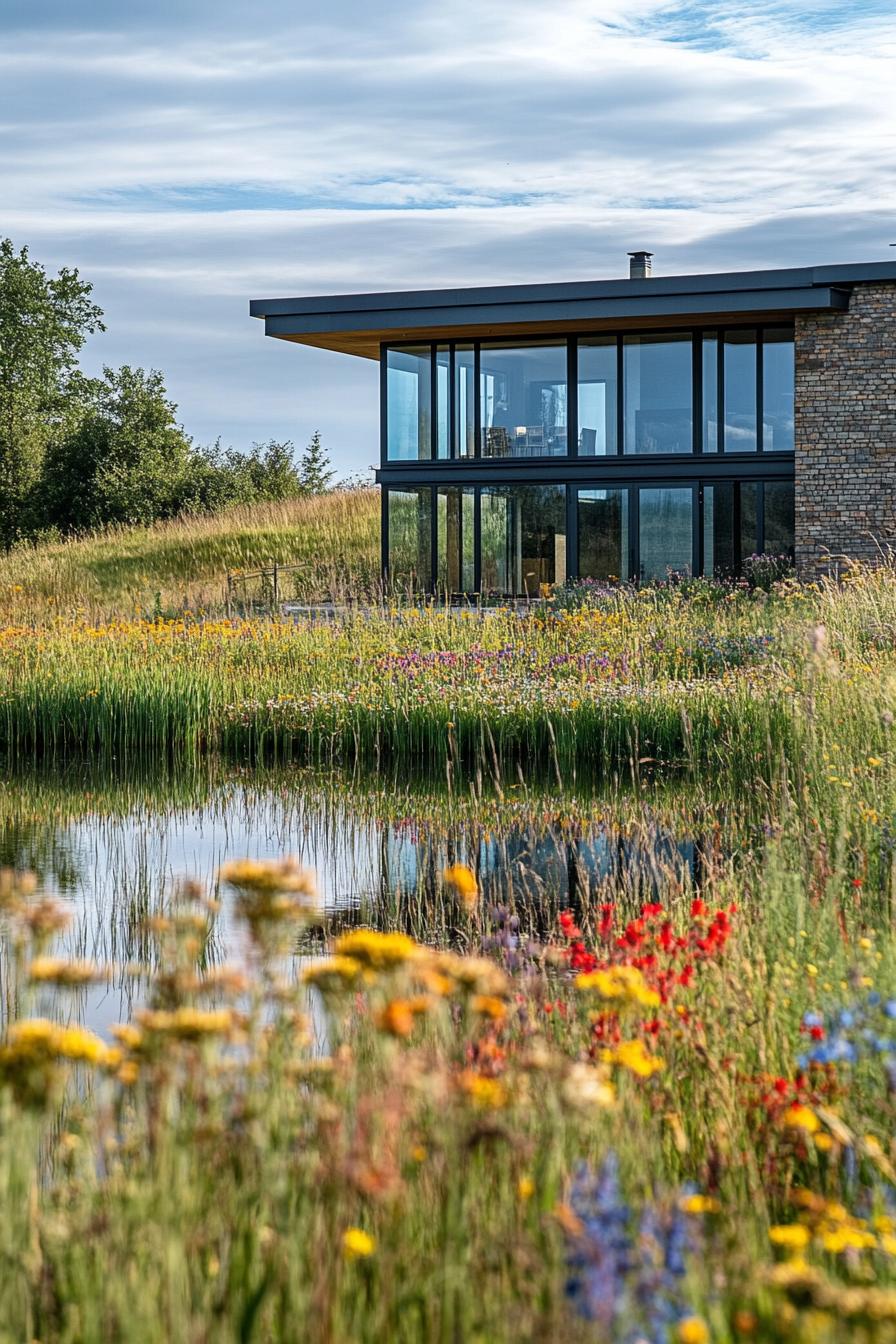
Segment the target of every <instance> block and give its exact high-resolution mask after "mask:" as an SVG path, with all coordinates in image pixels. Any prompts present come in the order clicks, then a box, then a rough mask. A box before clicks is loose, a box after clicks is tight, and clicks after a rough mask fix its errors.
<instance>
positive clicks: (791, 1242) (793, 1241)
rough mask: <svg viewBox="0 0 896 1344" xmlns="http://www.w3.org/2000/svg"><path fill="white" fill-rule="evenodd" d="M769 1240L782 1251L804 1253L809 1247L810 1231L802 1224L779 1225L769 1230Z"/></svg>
mask: <svg viewBox="0 0 896 1344" xmlns="http://www.w3.org/2000/svg"><path fill="white" fill-rule="evenodd" d="M768 1239H769V1241H770V1242H771V1243H772V1245H773V1246H780V1247H781V1248H782V1250H787V1251H804V1250H805V1249H806V1247H807V1246H808V1245H809V1229H808V1228H807V1227H804V1226H803V1224H802V1223H779V1224H777V1226H775V1227H770V1228H769V1230H768Z"/></svg>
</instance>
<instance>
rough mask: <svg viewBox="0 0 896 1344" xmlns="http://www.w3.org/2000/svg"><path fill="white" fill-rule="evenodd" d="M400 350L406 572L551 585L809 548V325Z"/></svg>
mask: <svg viewBox="0 0 896 1344" xmlns="http://www.w3.org/2000/svg"><path fill="white" fill-rule="evenodd" d="M382 365H383V409H384V426H383V467H384V472H383V477H382V480H383V483H384V487H385V499H384V513H383V519H384V527H385V530H386V531H385V541H384V564H386V566H387V568H388V570H389V573H390V576H391V577H392V579H393V580H394V581H395V582H396V583H398V584H399V586H407V587H409V588H411V587H412V588H414V589H428V590H432V589H433V588H437V589H438V590H439V591H440V592H442V593H443V594H446V595H454V594H462V593H483V594H491V595H504V596H508V597H515V598H527V597H528V598H531V597H536V596H538V595H539V594H540V593H541V592H543V591H544V590H545V588H546V587H548V586H552V585H557V584H562V583H564V582H566V581H567V579H570V578H577V577H581V578H587V579H593V580H595V581H598V582H614V581H617V580H618V581H623V582H625V581H662V580H664V579H665V578H667V577H668V576H669V575H675V574H698V573H703V574H707V575H719V576H731V575H737V574H739V573H742V572H743V570H744V568H745V566H746V565H747V563H748V561H749V558H750V557H751V556H753V555H755V554H757V553H760V554H761V553H765V554H774V555H779V556H780V555H783V556H788V555H789V556H791V557H792V555H793V541H794V489H793V465H792V458H791V457H789V456H788V455H790V454H792V453H793V448H794V354H793V330H792V328H790V327H786V326H783V325H777V326H772V325H757V324H755V323H754V325H753V326H748V327H747V326H745V327H728V328H718V327H717V328H714V329H706V330H704V329H700V330H695V331H689V332H686V331H673V332H638V333H637V334H633V333H609V334H592V335H579V336H573V337H562V338H554V337H550V338H548V337H544V338H541V339H538V340H536V339H532V340H518V341H514V342H513V343H511V342H506V341H505V342H498V341H496V340H491V341H482V342H479V341H469V340H468V341H451V340H450V339H444V338H443V339H441V340H439V341H437V342H433V343H431V344H427V343H422V342H417V343H414V344H404V345H401V346H395V347H391V348H386V349H384V351H383V362H382ZM564 463H569V464H570V466H569V467H568V468H567V467H565V466H564ZM763 463H764V464H765V465H763ZM452 464H455V465H452ZM464 464H466V465H464ZM572 464H575V465H572ZM664 464H665V465H664ZM386 468H389V470H385V469H386Z"/></svg>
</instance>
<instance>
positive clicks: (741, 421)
mask: <svg viewBox="0 0 896 1344" xmlns="http://www.w3.org/2000/svg"><path fill="white" fill-rule="evenodd" d="M723 358H724V388H725V396H724V400H725V407H724V415H725V452H726V453H755V451H756V407H757V404H758V402H757V396H758V393H757V386H756V333H755V331H726V332H725V340H724V356H723Z"/></svg>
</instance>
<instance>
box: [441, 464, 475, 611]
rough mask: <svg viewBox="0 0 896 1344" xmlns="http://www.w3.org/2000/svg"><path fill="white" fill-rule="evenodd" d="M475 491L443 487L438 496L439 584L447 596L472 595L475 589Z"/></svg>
mask: <svg viewBox="0 0 896 1344" xmlns="http://www.w3.org/2000/svg"><path fill="white" fill-rule="evenodd" d="M473 512H474V491H473V489H472V487H467V488H466V489H460V488H458V487H457V486H444V487H442V488H440V489H439V492H438V495H437V496H436V542H437V548H438V549H437V558H438V583H439V588H440V589H441V590H442V592H444V593H448V594H451V593H472V592H473V590H474V589H475V586H476V581H475V578H474V567H473V566H474V561H473V540H474V536H473Z"/></svg>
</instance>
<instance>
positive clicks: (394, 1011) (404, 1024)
mask: <svg viewBox="0 0 896 1344" xmlns="http://www.w3.org/2000/svg"><path fill="white" fill-rule="evenodd" d="M428 1009H429V1000H428V999H426V998H423V997H422V995H418V996H417V997H416V998H413V999H391V1000H390V1002H389V1003H387V1004H386V1006H385V1008H383V1010H382V1011H381V1012H380V1013H378V1014H377V1017H376V1025H377V1026H378V1027H379V1029H380V1031H386V1032H388V1033H389V1035H390V1036H410V1034H411V1032H412V1031H413V1030H414V1022H415V1021H416V1019H417V1018H418V1017H419V1016H420V1015H421V1014H422V1013H425V1012H427V1011H428Z"/></svg>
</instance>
